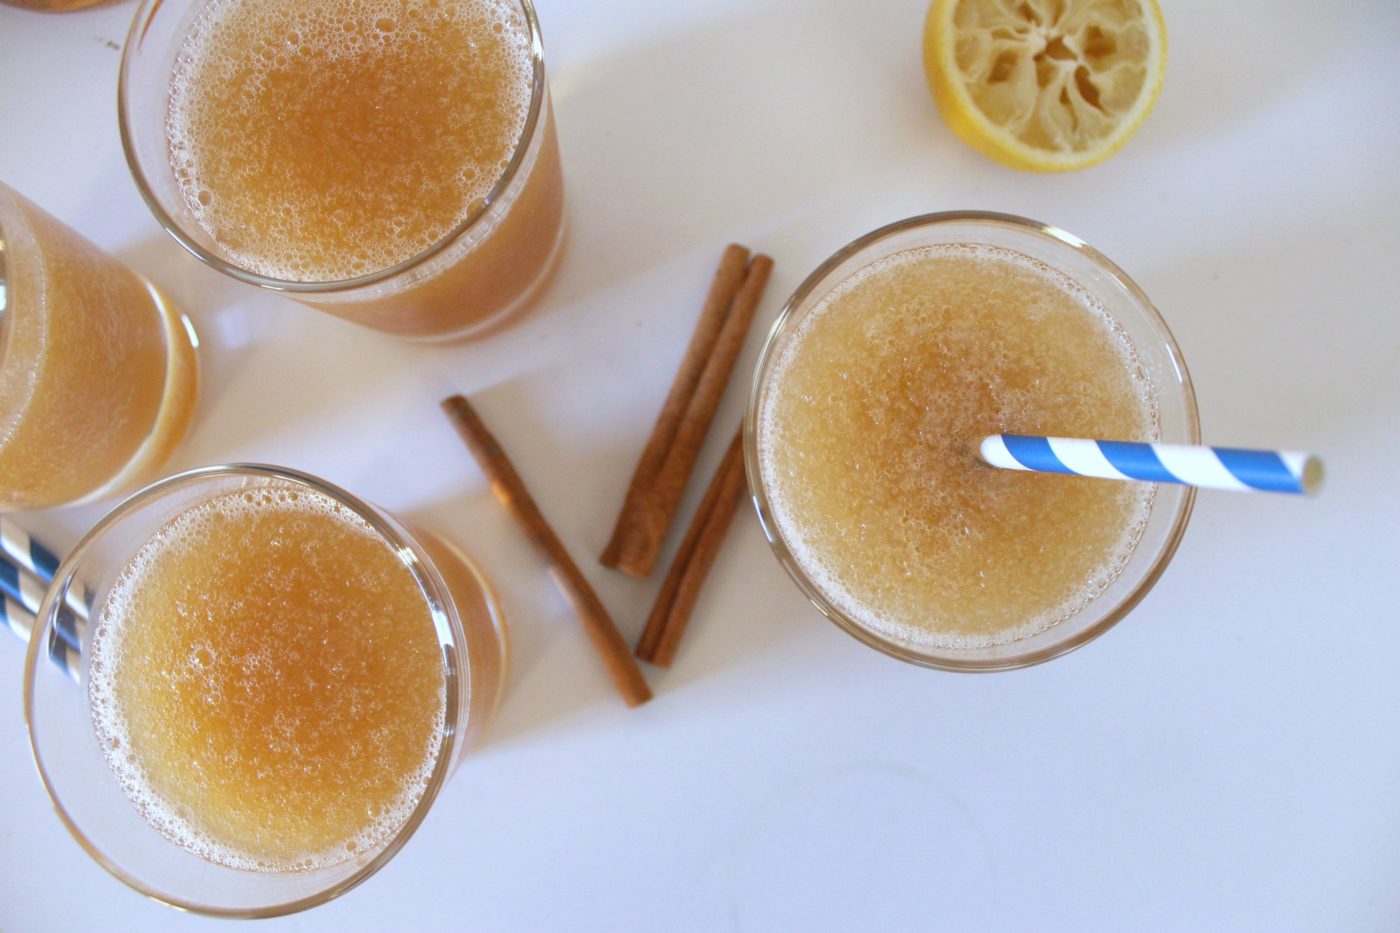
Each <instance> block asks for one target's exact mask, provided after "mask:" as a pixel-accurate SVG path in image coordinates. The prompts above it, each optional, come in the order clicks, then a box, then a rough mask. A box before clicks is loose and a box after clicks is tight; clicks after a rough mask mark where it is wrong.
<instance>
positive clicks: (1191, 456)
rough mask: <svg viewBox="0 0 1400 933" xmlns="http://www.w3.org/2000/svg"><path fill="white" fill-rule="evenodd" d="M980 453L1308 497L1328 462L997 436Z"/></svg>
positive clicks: (1098, 472)
mask: <svg viewBox="0 0 1400 933" xmlns="http://www.w3.org/2000/svg"><path fill="white" fill-rule="evenodd" d="M978 453H979V454H980V455H981V457H982V459H983V460H984V461H986V462H987V463H990V464H991V465H992V466H994V467H1001V468H1002V469H1004V470H1030V471H1033V472H1037V473H1066V474H1070V475H1073V476H1097V477H1099V478H1101V479H1132V480H1146V481H1148V482H1153V483H1180V484H1182V485H1184V486H1199V487H1201V488H1204V489H1230V490H1235V491H1250V490H1254V491H1263V492H1291V493H1301V494H1305V495H1314V494H1316V493H1317V491H1318V489H1320V488H1321V487H1322V461H1321V460H1319V459H1318V458H1317V457H1315V456H1313V455H1312V454H1305V453H1298V452H1296V451H1290V450H1241V449H1239V448H1235V447H1205V446H1197V445H1191V444H1142V443H1136V442H1132V441H1096V440H1086V439H1084V438H1074V437H1036V436H1031V435H1025V434H992V435H990V436H988V437H984V438H982V441H981V443H980V444H979V445H978Z"/></svg>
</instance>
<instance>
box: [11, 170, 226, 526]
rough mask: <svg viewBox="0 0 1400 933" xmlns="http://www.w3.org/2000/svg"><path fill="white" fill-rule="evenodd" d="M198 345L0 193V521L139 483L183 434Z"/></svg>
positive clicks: (182, 322)
mask: <svg viewBox="0 0 1400 933" xmlns="http://www.w3.org/2000/svg"><path fill="white" fill-rule="evenodd" d="M197 344H198V341H197V339H196V337H195V332H194V328H193V326H191V324H190V322H189V319H188V318H187V317H185V315H184V314H182V313H181V312H180V311H179V310H178V309H176V308H175V307H174V306H172V305H171V304H170V302H169V301H167V300H166V299H165V297H164V296H163V295H161V293H160V292H159V291H157V290H156V288H155V287H154V286H153V285H152V284H151V283H150V282H148V281H146V279H144V278H142V277H141V276H139V275H137V274H136V273H135V272H132V271H131V270H130V269H128V268H127V267H126V266H124V265H122V264H121V263H120V262H118V261H117V260H116V259H113V258H112V257H111V256H109V255H107V254H106V253H104V252H103V251H102V250H100V249H98V248H97V247H96V246H94V245H93V244H92V243H90V242H88V241H87V240H86V239H84V238H83V237H81V236H79V235H78V234H77V233H75V232H74V231H73V230H72V229H70V228H69V227H67V226H65V225H64V224H63V223H61V222H59V221H58V220H56V219H55V218H53V217H52V216H50V215H49V214H47V213H45V212H44V211H43V210H42V209H40V208H39V207H38V206H37V205H35V204H34V203H32V202H30V201H28V200H26V199H25V198H24V197H22V196H21V195H20V194H19V193H18V192H16V191H14V190H13V189H11V188H8V187H6V186H5V185H4V184H0V511H10V510H17V509H38V508H48V507H51V506H56V505H64V504H68V503H73V502H80V501H90V500H92V499H97V498H101V497H103V496H106V495H110V494H111V493H113V492H116V491H119V490H122V489H130V488H132V487H133V486H135V485H136V484H137V483H139V482H141V481H144V480H149V479H150V478H151V475H152V474H153V473H154V471H155V470H156V469H157V468H158V467H159V466H160V465H161V464H162V463H164V462H165V461H166V459H168V458H169V456H170V454H171V453H172V452H174V450H175V448H176V446H178V445H179V443H180V441H181V440H182V439H183V438H184V436H185V433H186V430H187V429H188V428H189V425H190V419H191V416H192V415H193V412H194V406H195V397H196V395H197V394H198V383H199V378H198V376H199V374H198V368H199V367H198V358H197V353H196V350H195V347H196V346H197Z"/></svg>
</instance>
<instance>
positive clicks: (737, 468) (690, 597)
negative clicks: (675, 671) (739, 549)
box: [637, 430, 746, 667]
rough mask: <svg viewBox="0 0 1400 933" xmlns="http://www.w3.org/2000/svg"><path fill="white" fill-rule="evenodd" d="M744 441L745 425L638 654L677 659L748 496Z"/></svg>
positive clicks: (679, 555)
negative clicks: (739, 508)
mask: <svg viewBox="0 0 1400 933" xmlns="http://www.w3.org/2000/svg"><path fill="white" fill-rule="evenodd" d="M745 488H746V483H745V478H744V441H743V431H742V430H741V431H740V432H739V433H738V434H736V435H735V436H734V440H733V441H732V442H731V443H730V445H729V450H728V451H727V452H726V453H725V455H724V460H723V462H721V463H720V466H719V469H718V470H716V471H715V475H714V479H712V480H711V481H710V486H709V489H707V490H706V491H705V498H704V499H703V500H701V502H700V507H699V508H698V509H696V511H695V517H694V519H692V520H691V523H690V528H689V530H688V531H687V532H686V535H685V540H684V541H682V542H681V547H680V550H679V551H677V552H676V559H675V560H674V561H673V562H672V563H671V569H670V571H668V572H667V574H666V579H665V581H664V582H662V584H661V591H660V592H659V593H658V594H657V597H656V605H655V606H653V607H652V610H651V615H650V616H649V617H648V618H647V625H646V628H645V629H644V630H643V631H642V637H641V638H640V639H638V641H637V657H639V658H641V659H642V660H643V661H650V662H651V663H652V664H655V665H657V666H659V667H670V666H671V662H672V661H674V660H675V657H676V648H677V647H678V646H679V645H680V641H681V636H682V635H684V634H685V630H686V627H687V626H688V625H689V624H690V614H691V612H692V611H694V609H695V602H696V600H697V599H699V597H700V588H701V586H703V585H704V583H705V578H706V577H707V576H708V575H709V573H710V568H711V567H712V566H713V565H714V562H715V558H716V557H717V556H718V555H719V548H720V544H721V543H723V541H724V535H725V533H726V532H727V531H728V530H729V525H730V523H731V522H732V521H733V519H734V511H735V509H736V508H737V506H738V505H739V502H740V500H741V499H742V498H743V494H744V490H745Z"/></svg>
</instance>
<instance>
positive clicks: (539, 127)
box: [118, 0, 564, 342]
mask: <svg viewBox="0 0 1400 933" xmlns="http://www.w3.org/2000/svg"><path fill="white" fill-rule="evenodd" d="M249 2H255V0H249ZM512 2H513V3H516V4H518V12H516V13H514V14H512V15H513V16H514V18H516V19H517V20H518V22H519V25H520V28H521V29H522V30H524V31H525V32H526V33H527V34H528V40H529V47H530V55H531V63H532V68H533V72H532V77H531V81H530V89H529V93H530V102H529V110H528V113H527V116H526V118H525V123H524V129H523V131H522V133H521V135H520V137H519V139H518V140H517V141H516V143H515V146H514V151H513V152H512V153H511V155H510V158H509V161H508V163H506V164H505V165H504V166H503V167H502V168H501V169H500V172H501V174H500V176H499V178H498V179H497V181H496V183H495V185H494V186H493V187H492V188H491V190H490V192H489V194H487V195H486V197H485V198H484V200H482V201H481V202H480V203H479V204H477V206H475V207H474V208H473V209H472V210H471V211H470V213H469V214H468V215H467V216H466V217H465V219H463V220H462V221H461V222H460V223H458V224H457V226H456V227H455V228H453V229H452V230H450V231H449V232H448V233H447V234H446V235H445V236H443V237H442V238H441V239H439V240H437V241H436V242H435V243H433V244H432V245H431V246H429V247H428V248H426V249H423V250H422V251H421V252H419V253H418V254H417V255H413V256H411V257H409V258H408V259H405V260H403V261H401V262H398V263H397V264H396V265H392V266H389V267H387V268H380V269H377V270H374V271H371V272H368V273H365V274H359V275H355V276H354V277H350V278H342V279H338V280H334V281H306V280H298V279H296V278H279V277H276V276H272V275H266V274H262V273H260V272H258V271H256V270H254V269H253V268H250V267H249V263H248V262H247V261H246V260H240V259H239V258H238V257H237V256H235V255H234V254H233V253H232V251H231V250H229V249H228V248H227V246H226V245H225V244H224V243H221V242H220V241H219V240H217V239H215V237H213V236H211V235H210V233H209V231H208V230H207V229H206V228H205V226H203V225H202V224H201V223H200V221H199V220H198V219H197V218H196V216H195V214H194V213H193V211H192V209H191V205H190V203H189V201H188V200H187V198H186V196H185V195H184V194H182V192H181V190H180V187H179V184H178V182H177V179H176V176H175V169H174V168H173V167H172V160H171V143H170V140H169V137H168V135H167V128H168V124H167V120H168V118H169V116H170V106H171V75H172V71H173V70H174V67H175V64H176V62H177V59H178V57H179V56H180V55H181V48H182V44H183V43H184V41H185V39H186V36H187V35H188V34H189V32H190V29H191V26H192V24H193V23H194V22H195V20H196V18H197V17H198V15H199V14H200V12H201V10H203V9H204V8H205V7H206V6H208V5H209V3H208V0H143V2H142V3H141V5H140V7H139V8H138V9H137V11H136V19H135V21H134V22H133V23H132V27H131V32H130V34H129V36H128V37H127V42H126V46H125V48H124V50H123V53H122V64H121V75H120V80H119V85H118V107H119V114H118V116H119V122H120V129H121V138H122V146H123V148H124V149H125V152H126V158H127V163H128V165H129V166H130V168H131V173H132V176H133V177H134V178H135V180H136V184H137V187H138V188H139V189H140V191H141V195H142V197H144V198H145V200H146V203H147V204H148V205H149V206H150V208H151V211H152V212H153V213H154V214H155V216H156V219H157V220H159V221H160V223H161V225H162V226H163V227H164V228H165V230H166V232H168V233H169V234H170V235H171V236H172V237H174V238H175V240H176V241H178V242H179V243H180V245H181V246H183V247H185V249H187V250H188V251H189V252H191V253H193V254H194V255H195V256H196V257H197V258H199V259H200V260H202V261H203V262H205V263H207V264H208V265H210V266H212V267H213V268H215V269H217V270H219V271H220V272H223V273H225V274H226V275H229V276H232V277H233V278H236V279H239V280H240V281H244V282H249V283H251V284H253V285H258V286H261V287H263V288H268V289H273V290H276V291H281V292H283V293H285V294H287V295H288V296H290V297H292V298H294V299H296V300H297V301H299V302H301V303H303V304H307V305H310V306H312V307H315V308H318V309H320V310H322V311H326V312H329V313H331V314H334V315H337V316H339V317H342V318H345V319H346V320H350V321H354V322H355V323H358V324H362V325H364V326H367V327H371V328H375V329H377V330H381V331H385V332H388V333H392V334H396V335H398V336H402V337H406V338H411V339H416V340H421V341H430V342H440V341H450V340H457V339H463V338H466V337H470V336H473V335H480V334H483V333H486V332H487V331H490V330H492V329H494V328H495V327H496V326H498V325H500V324H502V323H503V322H504V321H506V320H507V319H509V318H511V317H513V316H514V315H516V314H517V313H518V312H521V311H523V310H524V309H526V308H527V307H528V306H530V305H531V304H532V303H533V300H534V299H535V298H536V297H537V296H538V294H539V292H540V291H541V290H542V289H543V287H544V285H545V284H546V282H547V280H548V278H549V274H550V272H551V271H552V269H553V266H554V263H555V260H556V259H557V257H558V254H559V252H560V249H561V247H562V242H563V236H564V223H563V220H564V183H563V174H562V170H561V167H560V161H559V145H558V141H557V138H556V135H555V128H554V118H553V114H552V111H551V106H550V100H549V88H548V85H547V83H546V81H545V69H544V46H543V44H542V40H541V37H540V28H539V20H538V19H537V17H536V15H535V10H534V7H533V6H532V5H531V3H530V0H512ZM355 25H356V27H357V28H360V29H364V30H372V29H374V28H376V24H374V23H359V24H355ZM268 41H283V39H282V37H273V36H269V37H268ZM291 54H292V55H293V56H295V54H296V52H295V50H294V49H293V50H292V52H291ZM451 103H452V102H451V101H443V105H444V106H449V105H451ZM346 106H353V107H357V108H365V107H369V106H370V103H369V102H367V101H366V100H358V101H355V102H353V103H351V104H347V105H346ZM376 106H377V105H376ZM356 112H357V113H358V112H359V111H356ZM303 131H304V129H303V128H292V127H289V128H287V132H288V133H294V132H303ZM375 183H376V182H374V181H372V180H370V181H367V182H366V184H375ZM420 196H421V195H420ZM397 222H398V218H397V217H394V216H386V217H384V218H383V224H382V229H383V230H385V231H387V230H389V229H390V228H391V227H392V226H393V225H395V224H396V223H397Z"/></svg>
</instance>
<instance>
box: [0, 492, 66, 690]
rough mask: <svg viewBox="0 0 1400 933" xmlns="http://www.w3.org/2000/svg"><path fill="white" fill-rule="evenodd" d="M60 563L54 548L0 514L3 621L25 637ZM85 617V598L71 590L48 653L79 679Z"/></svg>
mask: <svg viewBox="0 0 1400 933" xmlns="http://www.w3.org/2000/svg"><path fill="white" fill-rule="evenodd" d="M58 564H59V560H58V556H57V555H56V554H55V553H54V552H53V551H51V550H50V549H48V548H46V547H44V545H42V544H40V543H39V542H38V541H35V540H34V539H33V538H31V537H30V536H29V533H28V532H26V531H25V530H24V529H23V528H21V527H19V526H18V525H16V524H15V523H14V520H13V519H9V518H5V517H4V516H0V614H3V620H0V621H3V623H4V625H5V627H6V628H8V629H9V630H10V631H11V632H13V633H14V634H15V635H17V636H18V637H19V638H20V639H22V640H23V641H26V642H27V641H29V639H30V637H31V636H32V635H33V632H34V626H35V619H36V617H37V615H38V612H39V605H40V603H42V602H43V599H44V593H45V591H46V590H47V589H48V585H49V584H50V583H51V582H52V581H53V576H54V572H55V571H57V570H58ZM86 619H87V604H86V601H85V599H83V598H80V597H76V596H75V595H74V594H72V593H70V594H69V598H68V599H67V600H66V605H65V606H64V607H63V608H62V609H60V611H59V612H58V613H57V619H56V620H55V623H56V624H55V625H54V628H53V631H52V632H51V633H50V634H49V645H48V652H49V657H50V658H52V659H53V661H54V663H55V664H57V665H58V666H59V667H61V668H62V669H63V670H64V672H65V673H67V674H68V675H69V676H70V677H72V678H73V679H74V680H77V679H78V671H79V670H80V662H81V657H82V652H81V646H82V633H81V631H80V630H79V628H80V626H82V625H83V623H84V622H85V621H86Z"/></svg>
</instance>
